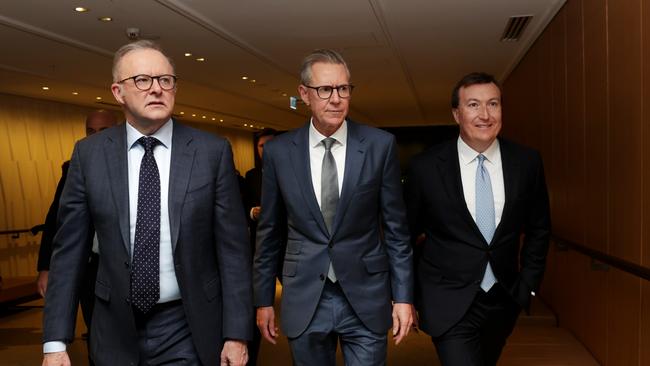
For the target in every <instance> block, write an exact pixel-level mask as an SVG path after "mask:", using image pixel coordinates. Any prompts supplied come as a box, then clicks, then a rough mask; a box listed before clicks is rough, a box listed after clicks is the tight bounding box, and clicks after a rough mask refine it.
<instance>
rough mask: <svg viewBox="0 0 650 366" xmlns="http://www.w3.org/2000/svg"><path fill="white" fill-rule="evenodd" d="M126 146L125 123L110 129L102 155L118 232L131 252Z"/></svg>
mask: <svg viewBox="0 0 650 366" xmlns="http://www.w3.org/2000/svg"><path fill="white" fill-rule="evenodd" d="M127 149H128V146H126V124H123V125H121V126H120V127H118V128H114V129H112V130H111V133H110V134H108V136H107V137H106V140H105V143H104V156H105V157H106V165H107V166H108V171H107V172H106V173H107V174H108V180H109V182H110V185H109V186H110V187H111V192H112V195H113V200H114V202H115V207H117V216H118V219H119V223H120V234H122V242H123V244H124V248H125V249H126V252H127V253H129V255H130V254H131V235H130V231H129V226H130V223H129V217H130V211H129V180H128V162H127V159H128V157H127Z"/></svg>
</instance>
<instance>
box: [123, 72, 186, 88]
mask: <svg viewBox="0 0 650 366" xmlns="http://www.w3.org/2000/svg"><path fill="white" fill-rule="evenodd" d="M154 79H157V80H158V85H160V88H161V89H162V90H172V89H174V87H175V86H176V79H177V78H176V76H175V75H158V76H151V75H136V76H131V77H130V78H126V79H124V80H120V81H118V82H117V83H118V84H121V83H123V82H125V81H127V80H133V84H135V87H136V88H138V89H140V90H145V91H146V90H149V89H151V86H153V80H154Z"/></svg>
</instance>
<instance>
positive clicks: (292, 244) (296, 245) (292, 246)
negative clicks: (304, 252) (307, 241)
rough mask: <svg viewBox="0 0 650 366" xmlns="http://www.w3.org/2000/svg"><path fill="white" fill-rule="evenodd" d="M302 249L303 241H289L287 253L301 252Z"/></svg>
mask: <svg viewBox="0 0 650 366" xmlns="http://www.w3.org/2000/svg"><path fill="white" fill-rule="evenodd" d="M301 249H302V243H301V242H299V241H288V242H287V254H300V250H301Z"/></svg>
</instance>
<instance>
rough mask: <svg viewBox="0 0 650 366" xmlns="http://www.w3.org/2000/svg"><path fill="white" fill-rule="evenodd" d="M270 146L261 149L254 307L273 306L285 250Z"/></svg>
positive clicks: (283, 222) (283, 223)
mask: <svg viewBox="0 0 650 366" xmlns="http://www.w3.org/2000/svg"><path fill="white" fill-rule="evenodd" d="M273 154H274V151H273V144H272V143H269V144H267V145H265V147H264V155H263V159H264V174H263V175H262V207H264V209H263V210H262V213H261V217H260V219H259V222H258V224H257V247H256V249H255V263H254V278H253V281H254V290H255V291H254V293H255V300H254V303H255V306H256V307H262V306H273V301H274V300H275V278H276V276H277V275H278V268H280V261H281V260H282V253H281V250H282V248H284V244H285V241H286V240H285V238H286V234H285V232H286V227H287V214H286V209H285V206H284V201H283V198H282V192H281V191H280V187H279V185H278V181H277V177H276V171H275V165H274V163H273Z"/></svg>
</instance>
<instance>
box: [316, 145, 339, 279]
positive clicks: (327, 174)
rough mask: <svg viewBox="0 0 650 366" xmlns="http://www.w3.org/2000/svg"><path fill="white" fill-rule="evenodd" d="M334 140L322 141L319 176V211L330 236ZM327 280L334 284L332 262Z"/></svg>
mask: <svg viewBox="0 0 650 366" xmlns="http://www.w3.org/2000/svg"><path fill="white" fill-rule="evenodd" d="M335 142H336V140H335V139H334V138H333V137H328V138H326V139H323V146H325V155H323V166H322V168H321V169H322V170H321V176H320V182H321V183H320V191H321V196H320V201H321V202H320V210H321V212H322V213H323V219H324V220H325V225H326V226H327V231H329V233H330V235H332V225H334V216H335V215H336V206H337V205H338V203H339V178H338V173H337V171H336V161H335V160H334V155H332V145H334V143H335ZM327 278H329V279H330V281H332V282H336V274H335V273H334V268H332V262H330V266H329V268H328V270H327Z"/></svg>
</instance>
